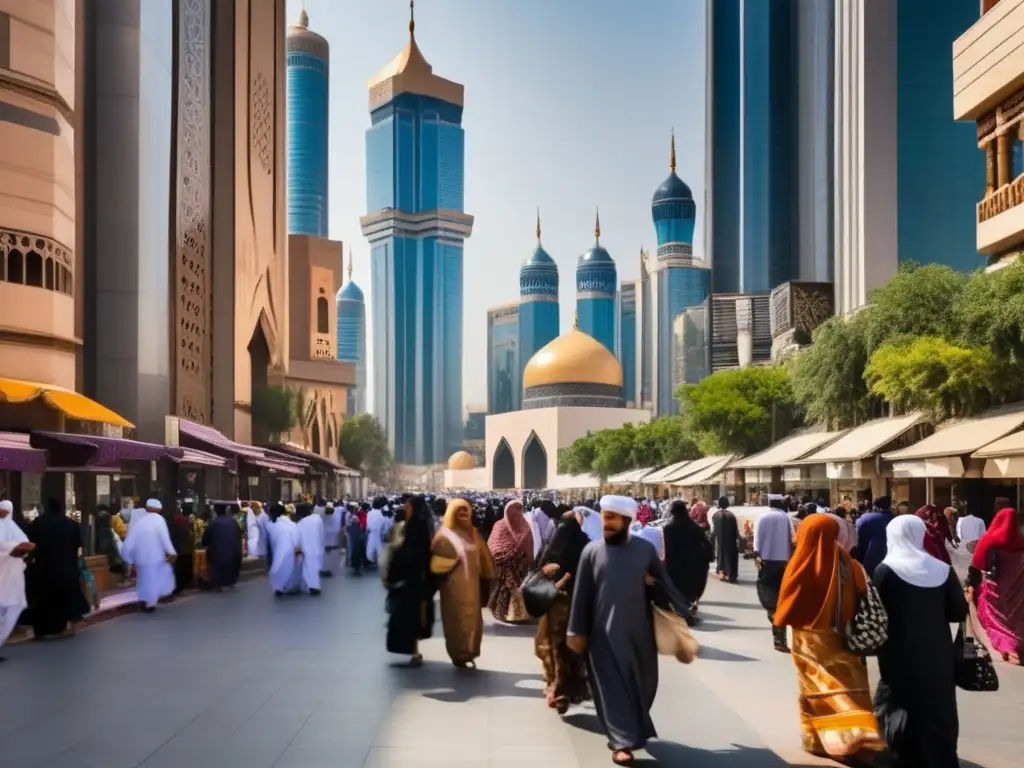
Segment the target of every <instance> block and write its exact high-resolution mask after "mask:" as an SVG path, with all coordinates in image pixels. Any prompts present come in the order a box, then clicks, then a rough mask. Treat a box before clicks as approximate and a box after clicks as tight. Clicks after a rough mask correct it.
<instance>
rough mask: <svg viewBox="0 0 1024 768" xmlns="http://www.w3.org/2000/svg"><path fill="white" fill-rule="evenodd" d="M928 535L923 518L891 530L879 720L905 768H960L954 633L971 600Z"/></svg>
mask: <svg viewBox="0 0 1024 768" xmlns="http://www.w3.org/2000/svg"><path fill="white" fill-rule="evenodd" d="M927 535H928V532H927V527H926V525H925V523H924V521H923V520H921V519H920V517H919V516H918V517H915V516H913V515H900V516H899V517H897V518H895V519H894V520H893V521H892V522H891V523H889V525H888V526H886V539H887V542H886V543H887V551H886V555H885V559H884V560H882V562H881V564H880V565H879V566H878V568H876V569H875V573H874V576H873V577H872V580H873V581H874V583H875V586H876V587H878V594H879V596H880V597H881V598H882V604H883V605H885V610H886V613H887V614H888V615H889V639H888V640H887V641H886V643H885V645H884V646H882V648H881V650H880V651H879V653H878V668H879V670H880V672H881V680H880V681H879V683H878V689H877V690H876V691H875V715H876V717H878V721H879V725H881V726H882V731H883V733H884V734H885V740H886V742H887V743H888V745H889V750H890V751H891V752H892V753H893V755H894V756H896V758H897V759H898V760H899V761H900V762H899V764H900V765H906V766H918V765H919V766H929V767H932V766H934V768H944V767H945V766H950V768H955V766H958V765H959V764H960V763H959V760H958V759H957V754H956V747H957V738H958V736H959V730H960V722H959V719H958V717H957V711H956V682H955V680H954V677H953V664H954V658H953V640H952V636H951V633H950V631H949V625H950V624H957V623H959V622H961V621H964V620H965V619H966V618H967V600H966V599H965V598H964V594H963V589H962V588H961V587H960V584H959V582H958V581H957V577H956V574H955V573H954V572H953V569H952V568H951V567H950V566H949V564H948V563H944V562H942V561H941V560H938V559H937V558H935V557H933V556H932V555H931V554H929V553H928V552H927V551H926V541H927V538H926V537H927Z"/></svg>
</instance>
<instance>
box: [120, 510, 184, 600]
mask: <svg viewBox="0 0 1024 768" xmlns="http://www.w3.org/2000/svg"><path fill="white" fill-rule="evenodd" d="M162 511H163V505H162V504H161V503H160V502H159V501H158V500H157V499H149V500H148V501H147V502H146V508H145V509H144V510H140V509H136V510H134V511H133V512H132V522H131V525H130V526H129V527H128V535H127V536H126V537H125V540H124V546H123V547H122V548H121V557H122V558H123V559H124V561H125V562H127V563H131V564H132V565H134V566H135V574H136V582H135V591H136V592H137V593H138V595H139V602H140V603H142V610H144V611H145V612H146V613H152V612H153V611H155V610H156V604H157V603H158V602H159V601H160V598H161V597H167V596H168V595H171V594H173V593H174V570H173V569H172V568H171V563H172V562H174V560H175V558H176V557H177V556H178V554H177V552H175V551H174V546H173V545H172V544H171V534H170V532H169V531H168V530H167V521H166V520H165V519H164V516H163V514H161V513H162Z"/></svg>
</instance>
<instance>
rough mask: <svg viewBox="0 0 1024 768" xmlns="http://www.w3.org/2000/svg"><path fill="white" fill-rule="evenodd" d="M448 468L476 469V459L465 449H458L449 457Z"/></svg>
mask: <svg viewBox="0 0 1024 768" xmlns="http://www.w3.org/2000/svg"><path fill="white" fill-rule="evenodd" d="M448 469H453V470H456V471H457V470H464V469H476V459H474V458H473V457H472V456H470V455H469V454H468V453H466V452H465V451H456V452H455V453H453V454H452V455H451V456H450V457H449V458H448Z"/></svg>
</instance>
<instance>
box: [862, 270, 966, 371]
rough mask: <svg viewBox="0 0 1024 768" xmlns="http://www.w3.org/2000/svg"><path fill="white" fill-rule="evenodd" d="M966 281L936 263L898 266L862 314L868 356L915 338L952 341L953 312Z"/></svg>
mask: <svg viewBox="0 0 1024 768" xmlns="http://www.w3.org/2000/svg"><path fill="white" fill-rule="evenodd" d="M967 281H968V279H967V276H966V275H964V274H963V273H962V272H957V271H955V270H953V269H950V268H949V267H945V266H941V265H939V264H929V265H927V266H924V267H922V266H919V265H918V264H914V263H913V262H908V263H904V264H903V265H901V266H900V269H899V271H898V272H897V273H896V276H895V277H893V278H892V279H891V280H890V281H889V282H888V283H886V284H885V285H884V286H882V287H881V288H878V289H877V290H875V291H874V292H873V293H872V294H871V305H870V307H869V308H868V309H867V310H866V311H865V312H864V319H865V322H866V327H865V336H866V338H865V341H866V344H867V352H868V354H869V355H870V354H871V353H873V352H874V351H875V350H876V349H878V348H879V347H881V346H882V345H883V344H887V343H890V342H894V341H899V340H904V339H908V338H914V337H918V336H937V337H940V338H946V339H953V338H955V337H956V334H957V323H956V318H955V316H954V312H953V311H952V310H953V308H954V307H956V306H957V305H958V303H959V302H960V300H961V298H962V296H963V293H964V290H965V288H966V287H967Z"/></svg>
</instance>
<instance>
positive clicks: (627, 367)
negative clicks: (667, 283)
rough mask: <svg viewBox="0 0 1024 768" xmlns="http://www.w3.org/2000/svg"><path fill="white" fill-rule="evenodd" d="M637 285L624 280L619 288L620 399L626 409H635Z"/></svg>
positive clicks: (636, 282)
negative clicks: (623, 401) (624, 403)
mask: <svg viewBox="0 0 1024 768" xmlns="http://www.w3.org/2000/svg"><path fill="white" fill-rule="evenodd" d="M639 283H640V281H639V280H624V281H623V283H622V286H621V287H620V288H619V362H620V363H621V364H622V397H623V398H624V399H625V401H626V407H627V408H635V407H637V404H636V403H637V400H636V395H637V390H636V378H637V377H636V368H637V365H636V363H637V360H636V349H637V344H636V339H637V327H636V326H637V323H636V288H637V285H638V284H639Z"/></svg>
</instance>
